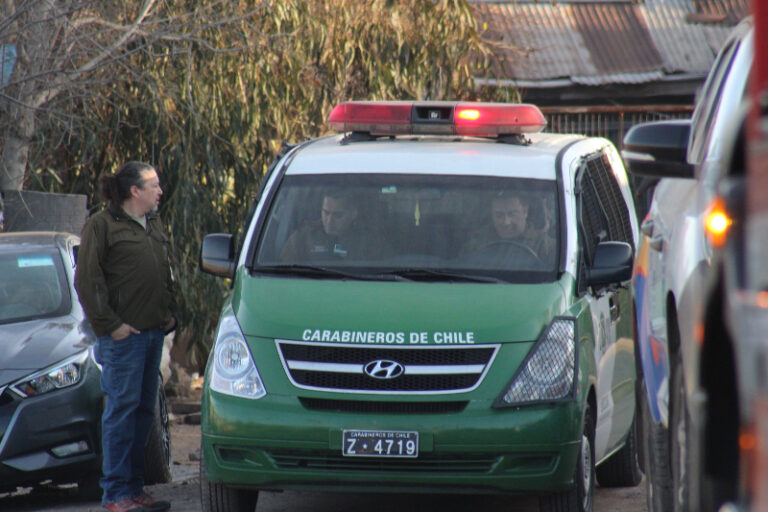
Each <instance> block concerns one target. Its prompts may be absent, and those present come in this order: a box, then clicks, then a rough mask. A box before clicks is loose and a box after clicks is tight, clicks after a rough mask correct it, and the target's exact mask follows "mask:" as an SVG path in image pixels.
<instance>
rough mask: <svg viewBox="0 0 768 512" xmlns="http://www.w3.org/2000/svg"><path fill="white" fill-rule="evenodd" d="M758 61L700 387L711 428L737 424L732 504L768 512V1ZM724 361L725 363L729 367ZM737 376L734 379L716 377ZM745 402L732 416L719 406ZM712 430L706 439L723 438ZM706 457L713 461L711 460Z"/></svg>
mask: <svg viewBox="0 0 768 512" xmlns="http://www.w3.org/2000/svg"><path fill="white" fill-rule="evenodd" d="M752 12H753V18H754V26H755V40H754V48H755V54H754V61H753V66H752V71H751V76H750V83H749V101H748V104H747V105H745V106H744V110H743V113H742V115H741V117H740V119H739V122H738V125H737V126H734V130H733V135H734V138H733V140H732V141H727V144H730V150H728V151H725V152H724V155H725V158H726V165H727V168H728V170H729V172H728V173H727V175H726V176H725V177H724V178H723V180H722V182H721V183H720V184H719V192H720V198H721V200H720V203H719V206H722V211H718V208H719V206H718V205H717V204H715V207H714V208H713V215H712V218H713V219H715V222H713V223H711V225H710V226H708V231H709V234H710V239H711V240H712V241H713V245H714V246H716V247H718V249H719V250H718V251H717V252H716V253H715V254H714V257H713V260H714V261H715V263H714V264H713V268H714V269H715V272H714V273H713V275H712V281H711V286H710V288H709V292H708V300H707V314H706V315H705V316H704V318H705V320H704V321H703V325H701V326H700V333H701V337H700V339H701V345H702V347H703V349H702V350H703V351H704V353H707V352H708V353H709V354H710V357H709V358H708V359H709V361H710V363H709V364H706V363H704V364H703V367H704V368H709V371H705V370H702V373H701V375H702V378H701V385H702V387H703V388H704V389H705V390H706V393H707V396H708V397H709V398H708V400H707V404H706V406H705V414H704V416H705V417H704V418H703V421H704V424H705V425H707V427H705V432H707V433H711V432H717V431H718V430H720V431H721V432H722V430H723V428H722V425H724V424H734V425H735V426H736V428H734V429H730V428H729V429H726V430H732V431H733V436H732V438H733V440H732V442H733V443H734V444H735V445H736V446H734V448H735V449H733V450H730V449H726V450H725V451H727V452H729V453H733V454H735V456H736V457H738V466H739V468H740V471H739V475H738V478H737V479H736V482H735V483H736V485H735V486H734V492H733V497H732V506H733V510H739V511H764V510H768V265H766V256H765V255H766V253H768V2H765V1H762V0H753V4H752ZM724 367H725V368H724ZM723 371H725V372H726V373H728V374H731V375H733V379H732V380H733V385H730V384H731V383H730V382H725V381H723V380H722V379H717V375H718V374H720V375H722V372H723ZM728 402H730V403H732V404H736V405H737V407H738V417H737V418H735V420H736V421H735V422H734V421H733V420H734V418H729V417H728V416H727V415H724V414H722V413H723V410H722V408H721V407H720V405H722V404H727V403H728ZM723 440H724V438H723V437H720V438H719V439H718V438H717V436H709V434H707V435H706V436H705V438H704V439H703V440H702V443H703V444H705V445H706V444H707V443H712V442H717V441H720V446H722V441H723ZM705 463H706V462H705Z"/></svg>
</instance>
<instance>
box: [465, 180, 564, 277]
mask: <svg viewBox="0 0 768 512" xmlns="http://www.w3.org/2000/svg"><path fill="white" fill-rule="evenodd" d="M531 213H532V208H531V199H530V198H529V197H528V196H527V195H526V194H525V193H523V192H522V191H515V190H501V191H499V192H497V193H495V194H494V196H493V198H492V199H491V207H490V217H491V223H490V224H486V225H485V226H483V227H481V228H480V229H478V230H476V231H475V232H473V233H471V234H470V236H469V241H468V242H467V244H466V246H465V252H474V251H479V250H482V249H486V248H490V247H492V246H503V245H504V244H510V245H517V246H521V247H527V248H528V249H530V250H531V251H532V252H533V253H534V254H535V255H536V256H537V257H538V259H539V260H541V261H542V262H545V263H547V264H549V263H550V262H551V261H552V258H553V257H554V255H555V241H554V239H553V238H552V237H551V236H550V235H549V233H548V232H547V229H546V226H545V227H544V228H543V229H538V228H536V227H534V226H533V222H532V221H531V215H530V214H531ZM544 220H545V221H546V215H545V219H544Z"/></svg>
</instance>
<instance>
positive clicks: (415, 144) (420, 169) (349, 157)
mask: <svg viewBox="0 0 768 512" xmlns="http://www.w3.org/2000/svg"><path fill="white" fill-rule="evenodd" d="M526 138H527V139H529V140H530V144H527V145H517V144H508V143H502V142H498V141H497V140H494V139H481V138H473V137H458V136H413V135H410V136H398V137H393V138H386V139H376V140H362V141H354V142H349V141H348V139H345V137H344V135H342V134H339V135H332V136H329V137H324V138H320V139H316V140H314V141H312V142H311V143H309V144H307V145H305V146H303V147H302V148H300V150H299V151H298V152H296V154H295V155H294V157H293V159H292V161H291V162H290V164H289V166H288V168H287V170H286V174H289V175H291V174H329V173H331V174H333V173H350V172H352V173H359V172H370V173H419V174H449V175H455V174H459V175H479V176H508V177H520V178H538V179H547V180H554V179H555V177H556V174H555V167H556V160H557V156H558V154H559V153H560V151H561V150H562V149H563V148H565V147H566V146H567V145H569V144H570V143H572V142H574V141H578V140H581V139H584V137H583V136H580V135H558V134H546V133H539V134H531V135H530V136H526Z"/></svg>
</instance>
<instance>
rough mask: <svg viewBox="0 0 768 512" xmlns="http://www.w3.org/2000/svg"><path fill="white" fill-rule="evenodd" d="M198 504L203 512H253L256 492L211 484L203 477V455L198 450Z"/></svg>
mask: <svg viewBox="0 0 768 512" xmlns="http://www.w3.org/2000/svg"><path fill="white" fill-rule="evenodd" d="M200 454H201V457H200V504H201V505H202V509H203V512H255V510H256V502H257V501H258V499H259V492H258V491H249V490H245V489H233V488H231V487H227V486H226V485H224V484H219V483H215V482H211V481H209V480H208V477H207V476H206V475H205V455H204V453H203V449H202V447H201V449H200Z"/></svg>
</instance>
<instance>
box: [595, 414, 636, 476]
mask: <svg viewBox="0 0 768 512" xmlns="http://www.w3.org/2000/svg"><path fill="white" fill-rule="evenodd" d="M635 409H637V408H635ZM640 421H641V420H640V418H638V414H637V412H635V417H634V419H633V420H632V427H631V428H630V429H629V435H628V436H627V441H626V443H624V447H623V448H622V449H621V450H619V451H618V452H616V453H614V454H613V455H611V457H610V458H609V459H608V460H606V461H605V462H603V463H602V464H600V465H599V466H598V467H597V468H596V469H595V474H596V475H597V481H598V483H599V484H600V486H601V487H632V486H635V485H637V484H639V483H640V480H642V479H643V473H642V472H641V471H640V464H639V462H638V461H639V459H640V457H639V452H640V451H642V450H639V446H640V442H641V439H640V437H639V431H640V426H639V423H640Z"/></svg>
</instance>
